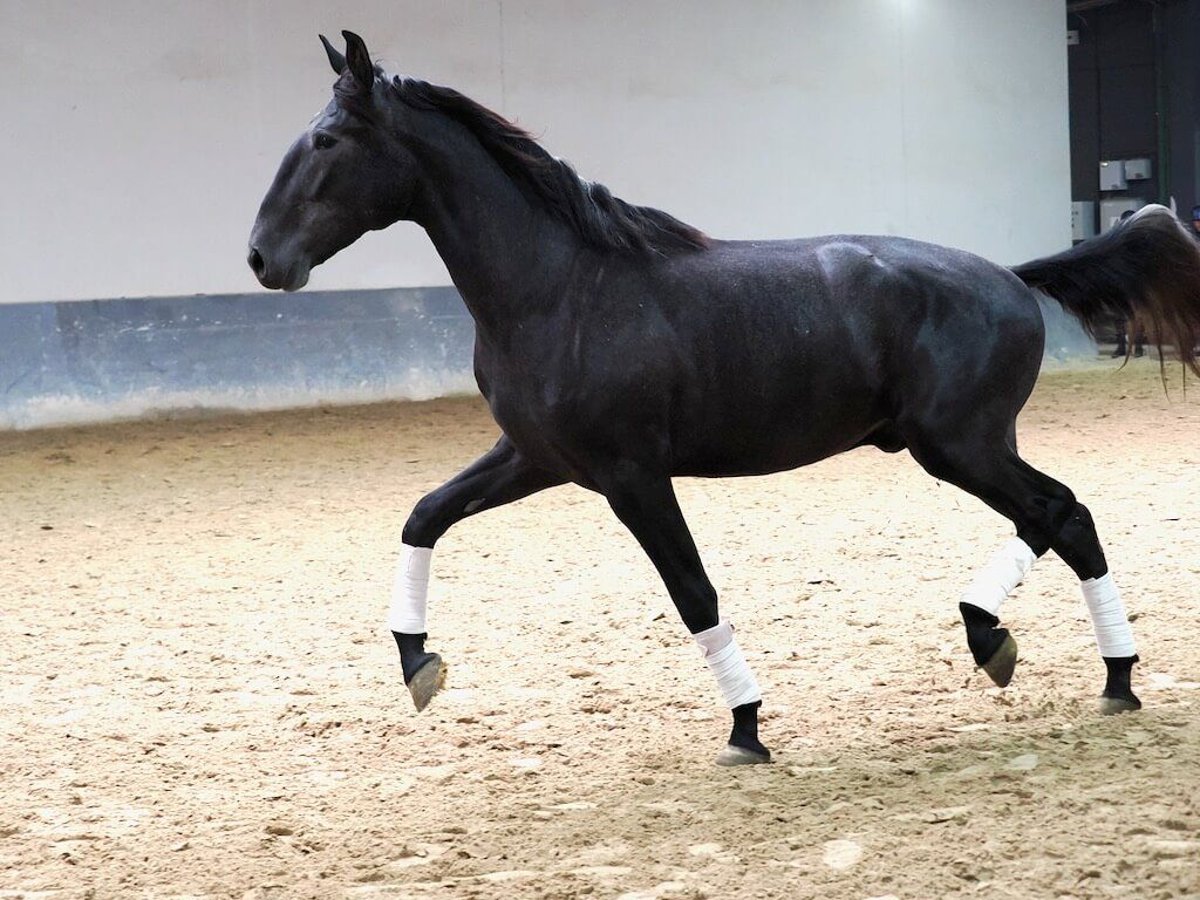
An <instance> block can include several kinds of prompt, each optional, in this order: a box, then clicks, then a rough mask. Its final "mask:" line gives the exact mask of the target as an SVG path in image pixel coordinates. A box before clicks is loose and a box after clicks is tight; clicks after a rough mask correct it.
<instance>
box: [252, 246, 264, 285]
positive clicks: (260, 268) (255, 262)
mask: <svg viewBox="0 0 1200 900" xmlns="http://www.w3.org/2000/svg"><path fill="white" fill-rule="evenodd" d="M248 262H249V263H250V268H251V269H253V270H254V274H255V275H257V276H258V277H259V278H262V276H263V273H264V272H265V271H267V264H266V262H265V261H264V260H263V258H262V254H261V253H259V252H258V248H257V247H251V248H250V256H249V259H248Z"/></svg>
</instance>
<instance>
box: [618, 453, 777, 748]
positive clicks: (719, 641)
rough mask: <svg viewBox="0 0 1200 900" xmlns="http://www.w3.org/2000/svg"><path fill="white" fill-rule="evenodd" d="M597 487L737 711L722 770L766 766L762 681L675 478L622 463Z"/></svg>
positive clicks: (726, 698) (727, 704)
mask: <svg viewBox="0 0 1200 900" xmlns="http://www.w3.org/2000/svg"><path fill="white" fill-rule="evenodd" d="M596 481H597V484H598V486H599V488H600V490H601V492H602V493H603V494H604V496H605V498H606V499H607V500H608V502H609V505H610V506H611V507H612V509H613V512H614V513H616V515H617V518H618V519H620V520H621V522H622V523H623V524H624V525H625V527H626V528H628V529H629V530H630V532H631V533H632V534H633V536H634V537H635V538H636V539H637V542H638V543H639V544H641V545H642V549H643V550H645V551H646V555H647V556H649V557H650V561H651V562H653V563H654V567H655V568H656V569H658V573H659V575H661V576H662V579H663V582H664V584H666V587H667V592H668V593H669V594H670V595H671V600H672V601H673V602H674V604H675V608H676V609H677V610H678V611H679V615H680V618H682V619H683V624H684V625H685V626H686V627H687V629H688V631H690V632H691V633H692V637H693V638H694V639H695V640H696V643H697V644H698V645H699V646H700V650H701V655H702V656H703V657H704V661H705V663H706V664H707V665H708V667H709V669H710V671H712V673H713V675H714V676H715V677H716V679H717V685H718V687H719V688H720V691H721V694H722V697H723V698H724V700H725V705H726V706H728V707H729V709H730V711H731V712H732V713H733V729H732V731H731V732H730V735H729V743H728V745H727V746H726V747H725V749H724V750H722V751H721V752H720V754H718V756H717V765H723V766H733V765H745V764H748V763H765V762H769V761H770V759H771V752H770V751H769V750H768V749H767V748H766V747H764V746H763V745H762V743H761V742H760V741H759V739H758V709H759V707H760V706H762V694H761V693H760V692H759V689H758V682H757V681H756V680H755V678H754V673H753V672H751V671H750V667H749V666H748V665H747V664H746V659H745V657H744V656H743V655H742V651H741V648H740V647H739V646H738V643H737V640H736V639H735V638H734V636H733V626H731V625H730V624H729V622H727V621H723V620H721V618H720V616H719V614H718V611H717V592H716V590H714V589H713V586H712V583H711V582H710V581H709V580H708V575H707V574H705V572H704V565H703V564H702V563H701V561H700V554H699V553H698V552H697V551H696V544H695V542H694V541H693V540H692V535H691V532H689V531H688V527H687V523H686V522H685V521H684V518H683V513H682V512H681V511H680V509H679V503H678V501H677V500H676V499H675V491H674V489H673V488H672V486H671V479H670V478H669V477H666V476H663V475H659V474H656V473H652V472H648V471H646V470H645V469H643V468H642V467H640V466H637V465H635V464H631V463H618V464H616V465H614V466H612V467H611V470H610V471H608V472H606V473H604V474H602V475H600V476H599V477H597V478H596Z"/></svg>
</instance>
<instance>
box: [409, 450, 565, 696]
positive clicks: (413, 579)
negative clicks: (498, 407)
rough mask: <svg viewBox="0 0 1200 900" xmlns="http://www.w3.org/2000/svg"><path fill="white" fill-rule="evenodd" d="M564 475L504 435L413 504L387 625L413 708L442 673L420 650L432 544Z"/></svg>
mask: <svg viewBox="0 0 1200 900" xmlns="http://www.w3.org/2000/svg"><path fill="white" fill-rule="evenodd" d="M564 481H565V479H563V478H560V477H558V476H556V475H553V474H551V473H549V472H546V471H544V470H543V469H539V468H537V467H536V466H533V465H531V464H530V463H529V462H527V461H526V460H525V458H524V457H523V456H522V455H521V453H520V451H518V450H517V448H516V447H514V446H513V444H512V442H511V441H509V439H508V438H507V437H501V438H500V440H499V441H498V442H497V443H496V446H495V447H493V448H492V449H491V450H489V451H488V452H487V453H485V454H484V455H483V456H481V457H480V458H479V459H477V460H476V461H475V462H473V463H472V464H471V465H470V466H468V467H467V468H466V469H464V470H463V471H462V472H460V473H459V474H458V475H456V476H455V477H454V478H451V479H450V480H449V481H447V482H446V483H445V484H443V485H442V486H441V487H440V488H438V489H437V490H435V491H433V492H432V493H430V494H427V495H426V496H424V497H423V498H421V500H420V501H419V502H418V503H417V505H416V506H415V507H413V511H412V513H411V514H410V515H409V517H408V521H407V522H406V523H405V525H404V535H403V540H404V546H403V548H402V550H401V554H400V562H399V564H398V565H397V567H396V579H395V583H394V584H393V587H392V604H391V610H390V611H389V613H388V627H389V628H390V629H391V631H392V636H393V637H395V639H396V645H397V646H398V647H399V648H400V666H401V668H402V669H403V671H404V683H405V684H406V685H408V690H409V692H410V693H411V694H412V698H413V703H414V704H416V707H417V709H418V710H422V709H424V708H425V707H426V706H428V705H429V701H430V700H431V699H432V698H433V695H434V694H436V693H437V692H438V690H439V689H440V688H441V686H442V684H443V682H444V681H445V678H446V667H445V665H444V664H443V662H442V658H441V657H440V656H439V655H438V654H436V653H429V652H427V651H426V650H425V638H426V636H427V631H426V624H425V613H426V598H427V595H428V590H429V568H430V562H431V559H432V556H433V545H434V544H435V543H437V541H438V539H439V538H440V537H441V536H442V535H443V534H445V533H446V532H447V531H448V530H449V529H450V527H451V526H452V525H454V524H455V523H456V522H459V521H461V520H462V519H465V518H466V517H467V516H472V515H474V514H475V513H478V512H483V511H484V510H485V509H492V508H494V507H497V506H503V505H504V504H506V503H512V502H513V501H514V500H520V499H521V498H522V497H528V496H529V495H530V494H534V493H537V492H538V491H541V490H544V489H545V488H548V487H554V486H555V485H559V484H563V483H564Z"/></svg>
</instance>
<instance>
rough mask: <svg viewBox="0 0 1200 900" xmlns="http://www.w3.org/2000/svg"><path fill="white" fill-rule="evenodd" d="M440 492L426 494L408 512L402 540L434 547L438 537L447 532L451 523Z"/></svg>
mask: <svg viewBox="0 0 1200 900" xmlns="http://www.w3.org/2000/svg"><path fill="white" fill-rule="evenodd" d="M438 493H439V492H438V491H434V492H433V493H431V494H426V495H425V496H424V497H422V498H421V499H420V500H418V501H417V505H416V506H414V507H413V509H412V512H411V513H409V514H408V521H406V522H405V523H404V532H403V535H402V540H403V541H404V543H406V544H408V545H409V546H410V547H432V546H433V545H434V543H436V541H437V539H438V538H440V537H441V536H442V535H443V534H445V533H446V529H447V528H448V527H449V524H448V523H447V521H446V517H445V514H444V511H443V507H444V504H443V503H441V502H440V498H439V497H438Z"/></svg>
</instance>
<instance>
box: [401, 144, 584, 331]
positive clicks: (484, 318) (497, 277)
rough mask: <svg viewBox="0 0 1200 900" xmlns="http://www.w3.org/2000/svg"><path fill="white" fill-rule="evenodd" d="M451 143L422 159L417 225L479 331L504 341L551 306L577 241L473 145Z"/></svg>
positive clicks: (494, 162) (564, 227)
mask: <svg viewBox="0 0 1200 900" xmlns="http://www.w3.org/2000/svg"><path fill="white" fill-rule="evenodd" d="M463 137H464V138H466V137H467V136H465V135H464V136H463ZM454 143H455V145H454V146H452V147H449V148H445V149H444V152H442V153H440V154H438V155H437V157H436V158H430V159H428V160H427V163H426V171H425V173H424V174H425V178H424V184H423V188H422V202H421V203H420V207H421V209H420V214H419V216H418V219H417V221H418V223H419V224H420V225H422V226H423V227H424V228H425V230H426V232H427V233H428V234H429V237H430V239H431V240H432V241H433V244H434V247H436V248H437V251H438V254H439V255H440V256H441V258H442V261H443V262H444V263H445V264H446V268H447V269H448V270H449V272H450V277H451V278H452V279H453V280H454V285H455V287H457V288H458V290H459V293H460V294H461V295H462V297H463V300H464V302H465V303H466V304H467V308H468V309H469V310H470V311H471V315H472V316H473V317H474V318H475V321H476V323H477V324H478V326H479V327H480V329H481V331H482V332H483V333H484V334H485V335H489V336H494V337H496V338H498V339H502V338H503V332H505V331H507V330H508V329H512V328H517V327H520V324H521V322H522V320H523V319H524V318H525V317H527V316H529V315H535V314H538V313H541V312H544V307H545V306H546V305H547V304H549V303H553V302H554V301H555V299H556V298H557V296H558V295H559V291H558V290H556V287H557V286H558V285H559V284H561V283H562V281H563V279H565V278H566V276H567V270H568V269H569V267H570V265H571V261H572V260H573V259H574V257H575V254H576V252H577V251H578V249H579V245H580V242H579V240H578V238H576V237H575V236H574V235H573V234H572V233H571V232H570V230H569V229H568V228H567V227H566V226H565V225H564V224H563V223H561V222H560V221H558V220H556V219H554V218H553V217H552V216H551V215H550V213H549V212H548V211H546V210H545V209H543V208H541V207H540V206H539V205H538V204H536V203H534V202H531V201H530V199H529V198H527V197H526V196H525V195H524V194H523V193H522V192H521V190H520V189H519V188H518V187H517V186H516V185H515V184H514V183H513V182H512V180H511V179H510V178H509V177H508V175H506V174H505V172H504V171H503V170H502V169H501V168H500V166H499V164H498V163H497V162H496V161H495V160H494V159H492V158H491V156H490V155H489V154H488V153H487V152H486V151H485V150H484V149H483V148H482V147H481V146H480V145H479V143H478V142H477V141H475V140H474V139H473V138H469V139H465V140H459V141H455V142H454Z"/></svg>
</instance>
